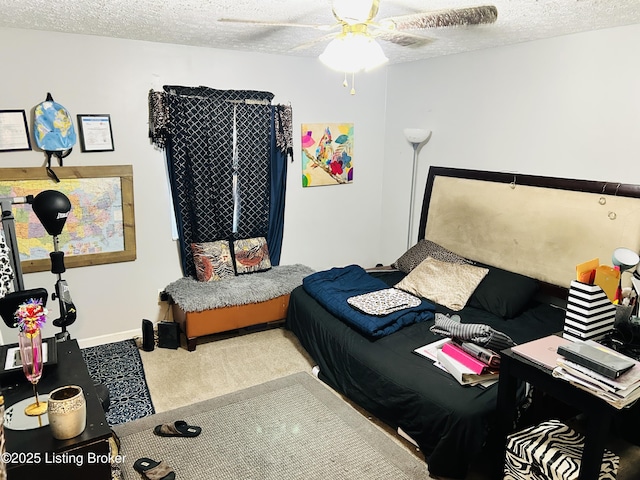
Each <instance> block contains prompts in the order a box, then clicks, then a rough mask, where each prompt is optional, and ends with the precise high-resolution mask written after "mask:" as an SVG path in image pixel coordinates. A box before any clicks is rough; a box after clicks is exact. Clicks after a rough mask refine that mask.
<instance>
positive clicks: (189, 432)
mask: <svg viewBox="0 0 640 480" xmlns="http://www.w3.org/2000/svg"><path fill="white" fill-rule="evenodd" d="M200 432H202V428H200V427H196V426H194V425H189V424H188V423H187V422H185V421H183V420H176V421H175V422H173V423H163V424H162V425H156V427H155V428H154V429H153V433H155V434H156V435H159V436H161V437H197V436H198V435H200Z"/></svg>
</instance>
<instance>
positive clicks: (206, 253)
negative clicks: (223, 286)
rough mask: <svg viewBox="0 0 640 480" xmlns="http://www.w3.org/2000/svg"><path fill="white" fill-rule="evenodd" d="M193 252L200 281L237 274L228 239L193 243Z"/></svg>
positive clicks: (214, 279)
mask: <svg viewBox="0 0 640 480" xmlns="http://www.w3.org/2000/svg"><path fill="white" fill-rule="evenodd" d="M191 253H192V254H193V263H194V264H195V267H196V276H197V278H198V280H199V281H201V282H211V281H216V280H222V279H223V278H226V277H233V276H235V271H234V269H233V259H232V258H231V249H230V248H229V242H228V241H227V240H218V241H216V242H203V243H192V244H191Z"/></svg>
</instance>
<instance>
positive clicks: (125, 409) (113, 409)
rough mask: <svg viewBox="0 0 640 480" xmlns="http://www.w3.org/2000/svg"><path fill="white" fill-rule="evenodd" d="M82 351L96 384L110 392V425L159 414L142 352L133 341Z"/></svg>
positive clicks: (108, 416) (108, 414)
mask: <svg viewBox="0 0 640 480" xmlns="http://www.w3.org/2000/svg"><path fill="white" fill-rule="evenodd" d="M81 352H82V356H83V357H84V361H85V363H86V364H87V369H88V370H89V375H90V376H91V378H92V379H93V381H94V382H96V383H102V384H104V385H106V386H107V388H108V389H109V398H110V407H109V411H108V412H107V413H106V417H107V422H108V423H109V425H110V426H114V425H119V424H121V423H125V422H130V421H132V420H136V419H138V418H142V417H146V416H148V415H153V414H154V413H155V409H154V408H153V403H152V402H151V395H150V394H149V388H148V386H147V380H146V378H145V376H144V369H143V367H142V360H141V359H140V352H139V351H138V347H137V345H136V342H135V341H134V340H133V339H130V340H124V341H122V342H114V343H107V344H105V345H97V346H95V347H87V348H83V349H82V350H81Z"/></svg>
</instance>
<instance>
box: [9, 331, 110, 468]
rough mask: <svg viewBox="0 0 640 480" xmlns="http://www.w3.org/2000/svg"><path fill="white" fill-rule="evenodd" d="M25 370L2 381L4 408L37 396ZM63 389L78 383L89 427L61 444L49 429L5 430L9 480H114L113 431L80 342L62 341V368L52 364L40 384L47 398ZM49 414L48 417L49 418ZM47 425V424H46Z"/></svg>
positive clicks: (59, 354)
mask: <svg viewBox="0 0 640 480" xmlns="http://www.w3.org/2000/svg"><path fill="white" fill-rule="evenodd" d="M21 374H22V372H19V373H18V374H17V376H13V377H11V378H12V379H13V380H14V382H13V384H11V385H9V384H8V383H7V381H4V382H3V385H2V386H3V389H6V391H5V395H4V397H5V407H6V408H7V409H8V408H10V407H11V406H12V405H14V404H16V403H18V402H20V401H21V400H24V399H26V398H29V397H32V396H33V388H32V386H31V384H30V383H29V382H28V381H27V380H26V378H25V377H24V375H22V376H21ZM64 385H79V386H80V387H82V390H83V391H84V395H85V400H86V403H87V426H86V428H85V430H84V431H83V432H82V433H81V434H80V435H78V436H77V437H74V438H71V439H69V440H56V439H55V438H53V436H52V435H51V427H49V425H46V426H43V427H40V428H34V429H31V430H11V429H9V428H5V444H6V451H7V454H6V455H7V459H9V462H7V474H8V478H9V480H21V479H30V478H64V479H73V480H86V479H87V478H91V479H92V480H108V479H110V478H111V462H110V461H109V438H110V437H111V428H110V427H109V424H108V423H107V420H106V418H105V414H104V410H103V409H102V405H101V403H100V400H99V398H98V396H97V394H96V391H95V388H94V385H93V381H92V379H91V377H90V376H89V372H88V371H87V366H86V364H85V363H84V359H83V357H82V353H81V352H80V348H79V347H78V342H77V341H76V340H66V341H64V342H59V343H57V364H56V365H47V366H45V368H44V370H43V375H42V378H41V379H40V382H38V393H40V394H48V393H49V392H50V391H51V390H53V389H55V388H58V387H61V386H64ZM45 416H46V414H45ZM45 423H46V422H45Z"/></svg>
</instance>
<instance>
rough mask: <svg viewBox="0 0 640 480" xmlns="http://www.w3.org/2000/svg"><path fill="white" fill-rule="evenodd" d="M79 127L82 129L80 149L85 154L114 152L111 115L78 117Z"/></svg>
mask: <svg viewBox="0 0 640 480" xmlns="http://www.w3.org/2000/svg"><path fill="white" fill-rule="evenodd" d="M78 127H79V128H80V148H81V149H82V151H83V152H112V151H113V150H114V147H113V133H112V132H111V117H110V116H109V115H107V114H104V115H82V114H81V115H78Z"/></svg>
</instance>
